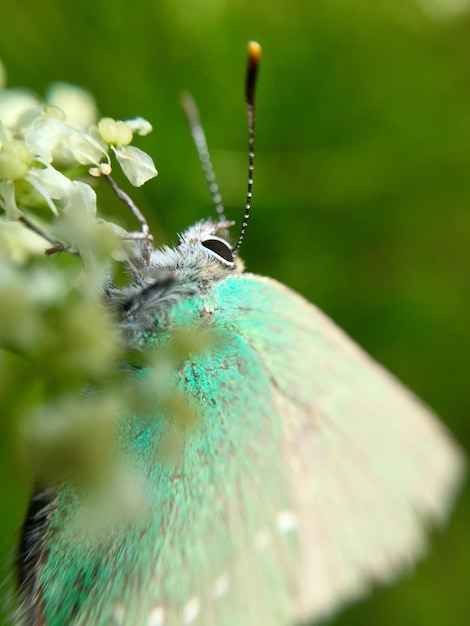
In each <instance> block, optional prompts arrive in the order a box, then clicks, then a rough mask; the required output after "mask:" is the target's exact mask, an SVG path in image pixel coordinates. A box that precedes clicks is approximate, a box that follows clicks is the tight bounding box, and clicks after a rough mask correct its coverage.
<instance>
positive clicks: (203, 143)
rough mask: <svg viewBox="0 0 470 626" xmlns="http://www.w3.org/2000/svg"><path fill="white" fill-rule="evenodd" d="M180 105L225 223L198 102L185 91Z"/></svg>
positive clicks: (218, 210) (220, 216)
mask: <svg viewBox="0 0 470 626" xmlns="http://www.w3.org/2000/svg"><path fill="white" fill-rule="evenodd" d="M180 103H181V106H182V107H183V110H184V112H185V113H186V117H187V118H188V122H189V128H190V130H191V134H192V136H193V139H194V143H195V145H196V150H197V153H198V155H199V160H200V161H201V165H202V169H203V171H204V176H205V178H206V181H207V184H208V186H209V191H210V194H211V197H212V202H213V203H214V205H215V210H216V211H217V214H218V216H219V222H225V221H226V220H227V218H226V217H225V209H224V205H223V204H222V196H221V195H220V191H219V185H218V184H217V181H216V179H215V174H214V168H213V167H212V162H211V157H210V154H209V149H208V148H207V140H206V134H205V133H204V129H203V128H202V124H201V120H200V117H199V111H198V110H197V106H196V102H195V101H194V98H193V97H192V95H191V94H190V93H189V92H187V91H185V92H183V93H182V94H181V98H180Z"/></svg>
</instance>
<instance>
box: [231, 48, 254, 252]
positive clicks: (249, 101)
mask: <svg viewBox="0 0 470 626" xmlns="http://www.w3.org/2000/svg"><path fill="white" fill-rule="evenodd" d="M260 58H261V46H260V45H259V43H257V42H256V41H250V43H249V44H248V67H247V70H246V83H245V99H246V111H247V114H248V190H247V193H246V205H245V215H244V216H243V224H242V229H241V232H240V236H239V237H238V241H237V243H236V244H235V247H234V248H233V250H232V254H233V256H236V254H237V252H238V250H239V248H240V246H241V245H242V242H243V239H244V238H245V233H246V228H247V226H248V220H249V219H250V209H251V196H252V193H251V192H252V189H253V172H254V169H255V166H254V160H255V93H256V76H257V74H258V67H259V61H260Z"/></svg>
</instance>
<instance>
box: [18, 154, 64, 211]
mask: <svg viewBox="0 0 470 626" xmlns="http://www.w3.org/2000/svg"><path fill="white" fill-rule="evenodd" d="M25 180H27V181H28V183H29V184H30V185H31V186H32V187H34V189H35V190H36V191H37V192H38V193H39V195H40V196H42V197H43V198H44V200H45V202H46V203H47V205H48V206H49V208H50V209H51V211H52V212H53V213H54V215H59V211H58V207H57V206H56V203H55V202H54V200H55V201H63V200H64V199H65V198H67V196H70V195H71V194H72V193H74V186H73V183H72V181H71V180H70V178H67V176H64V174H62V173H61V172H59V171H58V170H56V169H54V168H53V167H52V166H50V165H47V166H46V167H42V168H38V167H32V168H31V169H30V170H29V172H28V173H27V174H26V176H25ZM62 204H63V202H62V203H61V205H62Z"/></svg>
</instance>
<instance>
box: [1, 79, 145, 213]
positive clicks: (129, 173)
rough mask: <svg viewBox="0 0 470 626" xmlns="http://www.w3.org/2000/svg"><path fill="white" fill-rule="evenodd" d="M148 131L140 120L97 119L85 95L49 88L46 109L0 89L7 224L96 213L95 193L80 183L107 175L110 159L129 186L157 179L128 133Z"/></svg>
mask: <svg viewBox="0 0 470 626" xmlns="http://www.w3.org/2000/svg"><path fill="white" fill-rule="evenodd" d="M151 130H152V126H151V125H150V123H149V122H147V120H144V119H142V118H140V117H138V118H135V119H132V120H126V121H116V120H113V119H111V118H109V117H105V118H102V119H101V120H99V121H98V120H97V114H96V107H95V103H94V101H93V98H92V97H91V95H90V94H89V93H88V92H86V91H85V90H83V89H81V88H79V87H75V86H73V85H68V84H66V83H56V84H54V85H53V86H52V87H51V88H50V90H49V92H48V94H47V96H46V100H45V101H44V102H41V101H40V100H39V99H38V98H37V97H36V96H35V95H34V94H32V93H30V92H28V91H26V90H23V89H0V207H1V208H2V209H3V210H4V218H5V219H6V220H9V221H12V220H18V219H19V218H20V217H22V216H23V215H24V211H25V210H28V209H29V210H33V211H35V210H36V209H42V208H45V207H49V209H50V210H51V211H52V213H53V214H54V215H55V216H58V215H60V214H62V213H71V212H73V213H75V212H77V211H79V212H81V213H82V215H83V214H85V215H86V214H88V215H95V214H96V193H95V191H94V189H93V188H92V187H91V186H90V184H88V183H87V182H84V181H82V180H78V178H79V177H81V176H83V175H84V174H87V173H88V174H91V175H92V176H101V175H105V176H108V175H109V174H110V173H111V170H112V160H111V156H110V155H111V154H114V156H115V157H116V160H117V161H118V163H119V165H120V166H121V168H122V171H123V172H124V174H125V175H126V177H127V178H128V179H129V181H130V182H131V183H132V184H133V185H135V186H139V187H140V186H141V185H143V184H144V183H145V182H146V181H147V180H149V179H151V178H153V177H154V176H156V175H157V170H156V169H155V165H154V163H153V161H152V158H151V157H150V156H149V155H148V154H147V153H145V152H143V151H142V150H140V149H139V148H136V147H134V146H131V145H130V144H131V142H132V140H133V137H134V134H138V135H146V134H148V133H149V132H150V131H151Z"/></svg>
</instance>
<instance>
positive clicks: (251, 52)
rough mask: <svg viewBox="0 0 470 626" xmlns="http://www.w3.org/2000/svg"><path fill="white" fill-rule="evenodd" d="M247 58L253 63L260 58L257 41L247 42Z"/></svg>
mask: <svg viewBox="0 0 470 626" xmlns="http://www.w3.org/2000/svg"><path fill="white" fill-rule="evenodd" d="M248 56H249V57H250V60H251V61H252V62H253V61H254V62H255V63H256V62H257V61H259V60H260V58H261V46H260V44H259V43H258V42H257V41H250V42H248Z"/></svg>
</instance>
